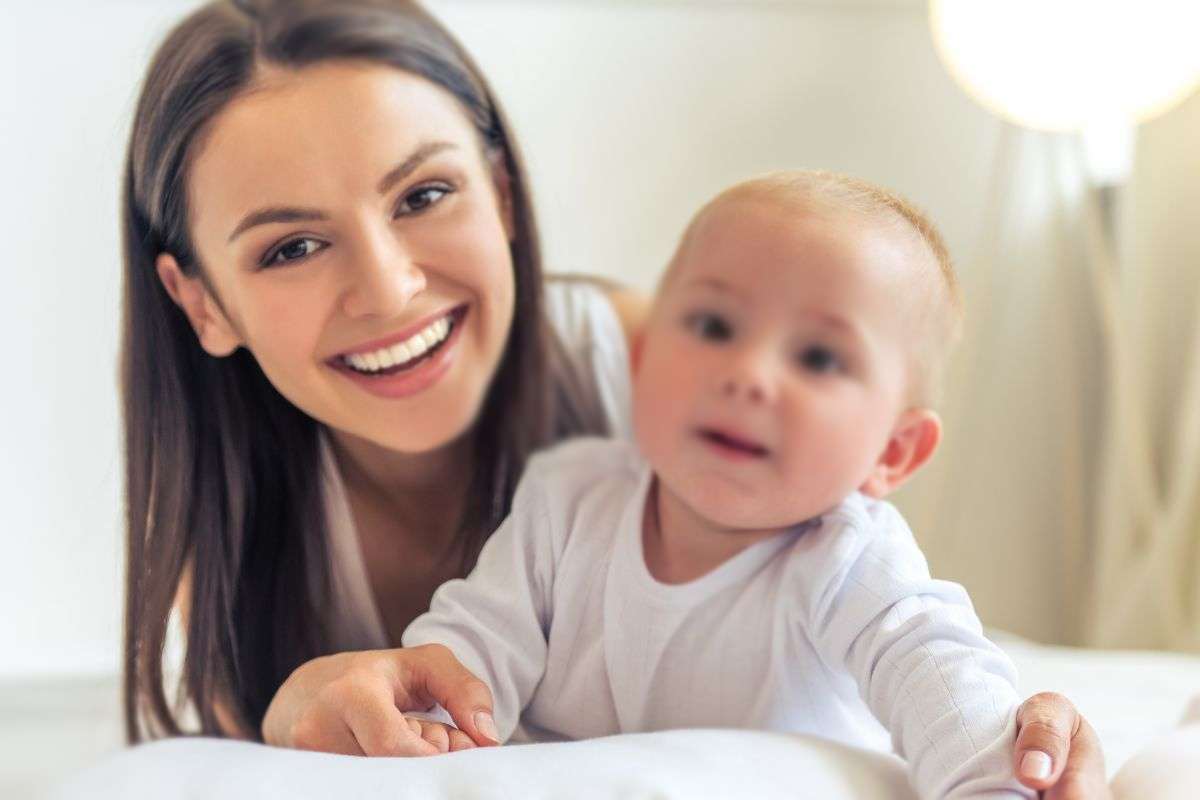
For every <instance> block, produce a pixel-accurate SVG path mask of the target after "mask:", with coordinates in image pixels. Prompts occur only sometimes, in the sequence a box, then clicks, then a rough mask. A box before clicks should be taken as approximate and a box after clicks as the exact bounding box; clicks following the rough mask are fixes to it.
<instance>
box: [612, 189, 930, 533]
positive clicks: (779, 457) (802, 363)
mask: <svg viewBox="0 0 1200 800" xmlns="http://www.w3.org/2000/svg"><path fill="white" fill-rule="evenodd" d="M920 257H922V255H921V253H920V251H919V249H918V248H917V247H916V246H915V244H914V242H912V241H911V240H910V239H909V238H908V237H906V236H904V235H903V233H901V232H899V231H897V230H895V229H891V228H888V227H887V226H880V225H878V224H872V223H869V222H867V221H863V220H860V219H855V218H852V217H849V216H845V215H843V216H817V215H811V214H805V213H803V212H798V211H797V210H795V209H794V208H787V207H783V206H781V205H779V204H778V203H775V202H771V201H767V200H762V199H753V198H750V199H734V200H728V201H725V202H723V203H721V204H720V205H719V206H718V207H716V208H713V209H710V211H708V212H707V213H705V215H704V217H703V218H702V219H701V220H700V222H699V223H698V224H697V226H696V228H695V229H694V230H693V233H692V236H691V238H690V239H689V241H688V242H687V243H686V244H685V245H684V247H683V248H682V249H681V251H680V253H679V256H678V259H677V261H676V262H675V265H674V271H673V273H672V275H671V277H670V279H669V281H668V283H667V284H666V285H665V286H664V287H663V290H662V291H663V294H662V295H661V296H660V298H659V301H658V305H657V306H656V308H655V311H654V313H653V315H652V318H651V320H650V323H649V326H648V328H647V330H646V333H645V338H644V340H643V343H642V346H641V351H640V352H639V354H638V362H637V368H636V377H635V391H634V416H635V425H636V429H637V439H638V443H639V445H640V447H641V449H642V452H643V453H644V455H645V456H646V458H647V459H648V460H649V462H650V463H651V465H652V466H653V467H654V469H655V472H656V473H657V475H658V477H659V479H660V480H661V481H662V482H663V484H664V485H665V487H666V488H667V489H668V490H670V491H671V492H672V493H673V494H675V495H676V496H677V497H679V498H680V499H681V500H682V501H683V502H684V503H686V504H687V505H688V506H690V507H691V508H692V510H693V511H695V512H696V513H698V514H700V515H701V516H703V517H705V518H707V519H708V520H710V521H712V522H713V523H715V524H717V525H718V526H722V527H728V528H732V529H738V530H762V529H772V528H782V527H786V526H789V525H793V524H796V523H797V522H801V521H803V520H806V519H810V518H812V517H814V516H817V515H818V514H821V513H822V512H824V511H827V510H829V509H830V508H831V507H832V506H834V505H835V504H837V503H838V502H839V501H840V500H841V499H842V498H844V497H845V496H846V495H847V494H849V493H850V492H852V491H854V490H855V489H858V488H860V487H861V486H862V484H863V482H864V481H865V480H866V479H867V477H868V476H869V473H870V472H871V470H872V468H873V467H874V466H875V464H876V462H877V461H878V460H879V458H880V456H881V455H882V454H883V452H884V450H885V448H886V447H887V444H888V441H889V437H890V434H891V433H892V430H893V426H894V425H895V424H896V422H897V420H898V419H899V417H900V414H901V412H902V411H903V410H904V405H905V401H906V398H907V393H906V392H907V388H908V386H907V378H908V374H909V361H908V357H907V356H908V353H909V347H910V344H909V343H910V341H911V340H912V337H913V333H912V326H911V324H910V321H909V319H908V318H907V317H908V315H907V314H906V309H907V308H908V307H909V306H911V303H909V302H906V292H907V293H909V294H911V292H912V288H911V276H912V274H913V273H912V263H913V259H914V258H920Z"/></svg>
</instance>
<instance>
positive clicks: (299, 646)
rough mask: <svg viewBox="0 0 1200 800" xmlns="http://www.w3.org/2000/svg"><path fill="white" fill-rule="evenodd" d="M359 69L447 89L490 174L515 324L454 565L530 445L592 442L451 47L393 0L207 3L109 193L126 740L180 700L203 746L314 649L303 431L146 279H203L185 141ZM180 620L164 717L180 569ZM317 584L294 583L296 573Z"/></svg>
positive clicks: (259, 705)
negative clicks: (399, 74) (267, 95)
mask: <svg viewBox="0 0 1200 800" xmlns="http://www.w3.org/2000/svg"><path fill="white" fill-rule="evenodd" d="M329 59H358V60H364V59H365V60H370V61H375V62H378V63H383V64H388V65H391V66H394V67H396V68H397V69H401V70H404V71H406V72H410V73H413V74H415V75H419V76H421V77H424V78H425V79H427V80H429V81H430V82H432V83H434V84H435V85H437V86H439V87H442V88H443V89H445V90H447V91H448V92H450V93H451V94H452V95H453V96H454V97H455V98H457V100H458V101H459V102H460V103H461V104H462V106H463V108H464V109H465V110H466V112H467V114H468V115H469V117H470V119H471V120H472V121H473V122H474V124H475V126H476V128H477V130H478V132H479V135H480V140H481V144H482V147H483V148H484V149H485V151H486V152H487V154H488V156H489V157H490V158H491V159H492V160H493V163H499V164H500V165H502V167H503V168H504V169H506V170H507V172H508V176H509V180H510V184H511V193H512V214H513V219H514V226H515V236H514V237H513V245H512V255H513V263H514V272H515V281H516V314H515V315H514V320H513V324H512V329H511V331H510V334H509V340H508V344H507V348H506V350H505V352H504V354H503V356H502V358H501V361H500V365H499V367H498V370H497V373H496V376H495V378H494V380H493V382H492V384H491V387H490V389H489V391H488V396H487V398H486V399H485V401H484V404H483V407H482V410H481V413H480V417H479V418H478V419H477V420H476V424H475V426H474V428H473V435H474V437H475V448H474V452H475V453H476V458H477V466H476V469H475V472H474V476H473V484H472V487H471V492H470V493H469V495H468V497H470V498H473V499H472V501H471V502H468V504H467V507H466V508H465V509H464V510H463V514H462V518H461V519H460V520H459V523H460V524H459V530H460V536H461V537H462V542H461V544H462V545H463V547H462V552H464V553H466V554H467V555H466V556H465V561H464V564H463V569H464V570H465V569H467V568H468V567H469V565H470V562H471V561H473V559H474V556H475V554H477V552H478V548H479V546H481V544H482V541H483V540H484V539H485V538H486V536H487V535H488V534H489V533H490V532H491V531H492V530H493V529H495V527H496V526H497V525H498V524H499V522H500V520H501V519H502V518H503V516H504V515H505V514H506V513H507V512H508V509H509V505H510V501H511V498H512V493H513V490H514V487H515V482H516V480H517V477H518V476H519V475H520V473H521V470H522V469H523V467H524V464H525V460H526V458H527V456H528V455H529V454H530V453H531V452H532V451H533V450H534V449H536V448H537V447H539V446H542V445H544V444H547V443H549V442H551V441H553V440H554V439H556V438H559V437H562V436H564V435H567V434H570V433H574V432H585V431H586V432H601V431H602V430H603V428H604V423H603V416H602V414H601V412H600V410H599V404H598V402H597V401H596V400H595V393H594V391H589V387H588V386H587V385H585V383H584V381H585V380H586V379H585V378H584V377H583V376H582V374H581V373H580V372H578V371H576V370H573V369H572V367H571V366H570V365H569V363H568V360H567V359H566V357H565V355H564V353H563V348H562V345H561V343H560V342H559V341H558V339H557V338H556V337H555V336H554V335H553V333H552V331H551V330H550V329H549V328H548V327H547V324H546V322H545V317H544V315H543V313H542V288H541V287H542V275H541V264H540V256H539V251H538V237H537V231H536V228H535V226H534V221H533V216H532V209H531V206H530V200H529V193H528V188H527V182H526V178H525V174H524V171H523V169H522V167H521V162H520V159H519V156H518V153H517V150H516V147H515V145H514V142H513V140H512V137H511V135H510V133H509V126H508V124H507V122H506V120H505V118H504V115H503V113H502V112H501V109H500V107H499V105H498V104H497V103H496V100H495V99H494V97H493V96H492V92H491V90H490V89H489V88H488V86H487V83H486V82H485V80H484V78H483V76H482V75H481V74H480V72H479V70H478V68H477V67H476V66H475V65H474V63H473V62H472V61H471V59H470V57H469V56H468V55H467V54H466V53H465V52H464V50H463V49H462V47H461V46H460V45H459V44H458V43H457V42H456V41H455V40H454V39H453V37H452V36H451V35H450V34H449V33H448V32H447V31H446V30H445V29H444V28H443V27H442V26H441V25H440V24H439V23H438V22H437V21H436V20H435V19H433V18H432V17H431V16H430V15H429V14H428V13H427V12H425V11H424V9H422V8H421V7H420V6H419V5H417V4H416V3H414V2H405V1H404V0H332V1H330V2H315V1H313V0H260V1H258V2H255V1H254V0H241V1H240V2H228V1H224V2H213V3H210V4H208V5H206V6H204V7H202V8H200V9H199V10H197V11H195V12H194V13H192V14H191V15H190V16H188V17H187V18H186V19H184V20H183V21H182V22H181V23H180V24H179V25H178V26H177V27H176V28H175V29H174V30H173V31H171V32H170V33H169V34H168V36H167V38H166V39H165V40H164V41H163V43H162V44H161V46H160V47H159V49H158V52H157V54H156V55H155V56H154V58H153V60H152V62H151V64H150V67H149V70H148V73H147V76H146V79H145V83H144V85H143V87H142V90H141V96H140V98H139V100H138V104H137V109H136V112H135V116H134V120H133V129H132V133H131V135H130V140H129V149H128V154H127V159H126V164H125V173H124V181H123V186H122V206H123V207H122V216H123V220H122V225H123V239H124V261H125V280H124V309H123V321H122V328H123V330H122V359H121V378H122V394H123V414H124V429H125V465H126V474H125V478H126V487H125V492H126V506H127V509H126V510H127V514H128V519H127V528H128V541H127V552H126V559H127V576H126V596H125V653H124V671H125V677H124V707H125V725H126V735H127V737H128V738H129V740H130V741H131V742H136V741H140V740H141V739H143V738H145V737H147V736H149V737H155V736H164V735H178V734H179V733H181V725H180V722H179V719H178V712H179V708H180V703H181V702H188V703H191V704H192V705H194V707H195V709H196V711H197V712H198V716H199V732H200V733H203V734H206V735H220V734H221V732H222V728H223V725H222V723H221V722H220V721H219V720H218V716H217V710H216V706H217V704H218V703H220V704H221V707H222V708H224V709H227V710H228V711H229V713H230V714H232V716H233V719H232V720H227V721H232V722H233V723H234V724H235V725H237V726H238V727H240V728H242V729H244V730H246V731H250V732H255V733H257V731H258V730H259V728H260V726H261V723H262V718H263V715H264V714H265V712H266V709H267V706H268V704H269V703H270V701H271V698H272V697H273V696H274V693H275V691H276V689H277V688H278V687H279V685H280V684H281V683H282V682H283V680H284V679H285V678H286V677H287V675H288V674H289V673H290V672H291V671H292V670H293V669H294V668H295V667H297V666H298V665H300V664H301V663H303V662H305V661H307V660H309V659H311V658H314V657H316V656H318V655H322V654H324V653H327V652H329V650H330V645H329V642H330V636H329V632H328V631H327V629H326V622H325V620H324V619H323V617H322V614H321V611H320V610H321V609H322V608H323V607H324V604H325V602H326V594H327V592H328V584H329V568H328V563H327V557H328V556H327V553H326V546H325V543H326V536H327V532H326V521H325V516H324V508H323V506H322V500H321V498H322V494H321V485H320V479H319V474H320V470H319V461H318V459H319V439H318V436H319V426H318V423H317V422H316V421H314V420H313V419H311V418H310V417H308V416H307V415H305V414H304V413H303V412H301V411H300V410H299V409H297V408H296V407H295V406H293V405H292V404H291V403H290V402H288V401H287V400H285V399H284V398H283V397H282V396H281V395H280V394H279V393H278V392H277V391H276V390H275V388H274V387H273V386H272V385H271V383H270V382H269V381H268V380H267V378H266V377H265V376H264V375H263V373H262V371H261V369H260V368H259V366H258V363H257V362H256V361H255V359H254V357H253V356H252V355H251V354H250V353H248V352H247V351H245V350H239V351H237V352H236V353H234V354H233V355H231V356H229V357H227V358H212V357H210V356H208V355H207V354H206V353H205V352H204V351H203V350H202V349H201V348H200V346H199V344H198V342H197V339H196V336H195V334H194V333H193V331H192V329H191V327H190V325H189V324H188V322H187V319H186V318H185V316H184V315H183V313H182V312H181V311H180V309H179V308H178V307H176V305H175V304H174V303H173V302H172V301H171V299H170V297H169V296H168V295H167V293H166V291H165V290H164V288H163V286H162V285H161V282H160V281H159V279H158V277H157V274H156V272H155V266H154V264H155V258H156V256H157V255H158V254H160V253H170V254H171V255H173V256H174V257H175V259H176V260H177V261H178V263H179V265H180V268H181V269H182V270H183V272H184V273H185V274H187V275H189V276H194V275H199V276H200V277H201V278H203V277H204V269H203V266H202V265H201V264H200V263H198V261H197V258H196V253H195V249H194V247H193V245H192V242H191V239H190V236H189V231H188V224H187V223H188V207H187V190H186V187H187V173H188V164H189V156H190V155H191V148H192V146H193V144H194V143H195V142H196V141H197V138H198V137H199V136H201V135H202V134H203V132H204V130H205V126H206V125H207V124H208V123H209V122H210V121H211V120H212V119H213V118H214V116H215V115H216V114H217V113H218V112H219V111H221V109H223V108H224V107H225V106H226V105H228V104H229V102H230V101H231V100H233V99H234V98H235V97H237V96H238V95H239V93H241V92H242V91H244V90H245V89H246V88H247V87H248V86H249V85H250V83H251V81H252V80H253V79H254V73H255V71H256V69H257V68H258V67H259V65H261V64H264V63H265V64H271V65H273V66H281V67H290V68H300V67H303V66H305V65H309V64H313V63H316V62H320V61H325V60H329ZM185 569H186V570H187V571H188V574H189V575H190V581H189V583H188V591H187V593H186V596H184V597H181V600H182V601H183V602H184V603H186V604H187V607H188V609H189V613H188V615H187V616H188V620H187V629H186V631H185V637H186V652H185V657H184V664H183V672H182V675H181V676H180V678H181V683H180V690H181V696H180V697H179V698H176V699H175V701H173V702H169V701H168V699H167V696H166V691H165V689H164V685H163V682H164V681H163V648H164V643H165V640H166V631H167V623H168V618H169V616H170V613H171V609H172V607H173V605H174V603H175V601H176V597H177V594H179V588H180V582H181V576H182V575H183V573H184V570H185ZM314 575H315V576H317V577H318V579H317V580H313V579H312V576H314Z"/></svg>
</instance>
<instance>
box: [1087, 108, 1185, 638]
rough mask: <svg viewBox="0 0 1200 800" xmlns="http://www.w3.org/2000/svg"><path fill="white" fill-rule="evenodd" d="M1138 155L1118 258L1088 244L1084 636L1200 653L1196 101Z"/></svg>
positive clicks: (1147, 136)
mask: <svg viewBox="0 0 1200 800" xmlns="http://www.w3.org/2000/svg"><path fill="white" fill-rule="evenodd" d="M1136 163H1137V166H1136V170H1135V173H1134V175H1133V179H1132V181H1131V182H1130V185H1129V186H1128V188H1127V189H1126V190H1125V196H1124V197H1123V203H1122V205H1123V208H1122V209H1120V211H1119V213H1118V219H1119V227H1118V230H1119V232H1120V239H1119V247H1118V248H1117V251H1116V252H1117V254H1118V255H1117V257H1116V258H1115V259H1114V261H1113V263H1106V262H1108V261H1109V258H1108V256H1107V254H1106V252H1105V248H1104V247H1103V242H1102V241H1099V240H1097V239H1094V238H1093V239H1091V240H1090V242H1091V246H1092V250H1093V257H1092V263H1093V265H1094V266H1096V267H1097V269H1096V270H1095V272H1094V277H1095V278H1096V283H1095V285H1096V288H1097V302H1098V306H1099V307H1100V308H1101V309H1102V310H1103V312H1104V318H1105V323H1106V324H1105V328H1106V334H1107V336H1106V340H1107V343H1108V352H1107V367H1108V370H1109V376H1108V398H1109V402H1108V404H1107V411H1106V415H1105V421H1104V427H1103V431H1102V435H1103V445H1102V456H1101V459H1100V462H1099V467H1100V471H1099V475H1098V484H1097V486H1098V489H1099V493H1098V497H1097V505H1096V508H1097V511H1098V516H1097V522H1096V529H1095V554H1094V559H1093V560H1092V561H1091V570H1090V576H1089V589H1090V592H1089V602H1088V605H1087V614H1086V618H1085V627H1084V638H1085V640H1086V641H1087V642H1088V643H1091V644H1096V645H1101V646H1113V647H1147V648H1171V649H1181V650H1191V651H1200V97H1193V98H1192V99H1191V100H1190V101H1189V102H1188V103H1186V104H1185V105H1184V106H1183V107H1181V108H1179V109H1177V110H1175V111H1173V112H1172V113H1171V114H1170V115H1168V116H1166V117H1164V118H1162V119H1161V120H1158V121H1155V122H1153V123H1150V124H1148V125H1146V126H1144V127H1143V129H1142V130H1141V132H1140V134H1139V143H1138V152H1137V161H1136ZM1090 211H1091V212H1092V213H1091V214H1089V217H1090V218H1091V221H1092V223H1093V228H1094V226H1095V219H1094V215H1095V211H1096V209H1094V208H1092V209H1090ZM1092 232H1093V234H1094V230H1093V231H1092ZM1106 273H1108V274H1107V276H1106ZM1109 277H1110V278H1111V280H1109V279H1107V278H1109Z"/></svg>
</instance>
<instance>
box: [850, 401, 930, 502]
mask: <svg viewBox="0 0 1200 800" xmlns="http://www.w3.org/2000/svg"><path fill="white" fill-rule="evenodd" d="M941 440H942V420H941V418H940V417H938V415H937V412H935V411H933V410H932V409H928V408H910V409H909V410H908V411H905V412H904V413H903V414H901V415H900V420H899V421H898V422H897V423H896V427H895V428H894V429H893V430H892V435H891V437H889V438H888V443H887V446H886V447H885V448H884V449H883V453H882V455H880V456H879V460H878V461H876V462H875V466H874V467H873V468H872V470H871V474H870V476H869V477H868V478H867V480H866V481H865V482H864V483H863V485H862V486H860V487H859V491H861V492H862V493H863V494H865V495H868V496H870V497H884V496H886V495H889V494H891V493H892V492H894V491H896V490H897V489H899V488H900V487H901V486H902V485H903V484H904V482H905V481H907V480H908V479H909V478H910V477H911V476H912V474H913V473H914V472H916V471H917V470H918V469H920V468H921V467H923V466H925V464H926V463H928V462H929V459H931V458H933V453H934V451H936V450H937V446H938V443H939V442H941Z"/></svg>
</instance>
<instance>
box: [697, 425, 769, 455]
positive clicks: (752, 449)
mask: <svg viewBox="0 0 1200 800" xmlns="http://www.w3.org/2000/svg"><path fill="white" fill-rule="evenodd" d="M699 433H700V438H702V439H704V440H705V441H707V442H709V443H711V444H714V445H716V446H717V447H720V448H722V449H725V450H729V451H731V452H735V453H739V454H743V455H747V456H752V457H755V458H766V457H767V455H768V454H769V452H770V451H768V450H767V448H765V447H763V446H762V445H760V444H758V443H756V442H751V441H749V440H747V439H742V438H739V437H737V436H734V435H733V434H730V433H726V432H725V431H720V430H717V429H715V428H701V429H700V431H699Z"/></svg>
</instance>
